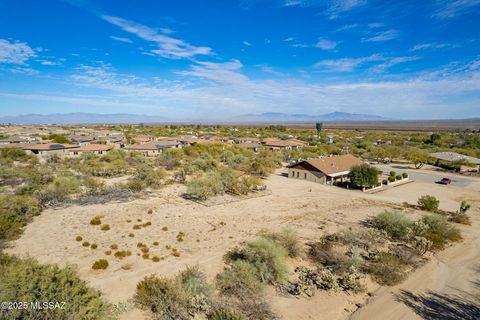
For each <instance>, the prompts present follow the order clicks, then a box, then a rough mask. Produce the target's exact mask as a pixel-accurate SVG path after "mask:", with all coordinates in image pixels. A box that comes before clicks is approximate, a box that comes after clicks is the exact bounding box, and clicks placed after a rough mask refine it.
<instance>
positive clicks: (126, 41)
mask: <svg viewBox="0 0 480 320" xmlns="http://www.w3.org/2000/svg"><path fill="white" fill-rule="evenodd" d="M110 39H112V40H115V41H120V42H125V43H133V41H132V40H130V39H128V38H123V37H116V36H110Z"/></svg>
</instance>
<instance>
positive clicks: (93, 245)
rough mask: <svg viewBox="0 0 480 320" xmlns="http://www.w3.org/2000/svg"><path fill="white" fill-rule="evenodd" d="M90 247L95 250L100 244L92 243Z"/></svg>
mask: <svg viewBox="0 0 480 320" xmlns="http://www.w3.org/2000/svg"><path fill="white" fill-rule="evenodd" d="M90 248H92V249H94V250H95V249H97V248H98V245H97V244H96V243H92V244H91V245H90Z"/></svg>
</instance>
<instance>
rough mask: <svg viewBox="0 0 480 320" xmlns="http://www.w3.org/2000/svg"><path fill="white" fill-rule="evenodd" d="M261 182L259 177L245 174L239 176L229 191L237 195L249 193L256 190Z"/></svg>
mask: <svg viewBox="0 0 480 320" xmlns="http://www.w3.org/2000/svg"><path fill="white" fill-rule="evenodd" d="M260 184H261V182H260V179H259V178H258V177H254V176H248V175H245V176H241V177H239V178H237V179H236V180H235V181H234V182H233V184H232V186H231V187H230V190H229V191H230V192H232V193H233V194H236V195H247V194H248V193H250V192H252V191H254V190H255V188H257V186H258V185H260Z"/></svg>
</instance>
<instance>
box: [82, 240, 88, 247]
mask: <svg viewBox="0 0 480 320" xmlns="http://www.w3.org/2000/svg"><path fill="white" fill-rule="evenodd" d="M82 246H84V247H90V242H88V241H84V242H83V243H82Z"/></svg>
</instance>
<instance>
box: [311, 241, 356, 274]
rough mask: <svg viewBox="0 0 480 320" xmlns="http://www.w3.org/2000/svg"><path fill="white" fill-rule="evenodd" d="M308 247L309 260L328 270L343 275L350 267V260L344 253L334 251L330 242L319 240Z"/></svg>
mask: <svg viewBox="0 0 480 320" xmlns="http://www.w3.org/2000/svg"><path fill="white" fill-rule="evenodd" d="M308 246H309V250H308V256H309V257H310V259H311V260H312V261H313V262H315V263H317V264H320V265H321V266H322V267H326V268H328V270H331V271H334V272H336V273H343V272H346V271H347V270H348V269H349V268H350V266H351V261H350V258H349V257H348V256H347V255H346V254H345V253H343V252H340V251H338V250H335V248H334V246H333V245H332V243H331V242H328V241H325V240H321V241H318V242H314V243H309V244H308Z"/></svg>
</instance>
